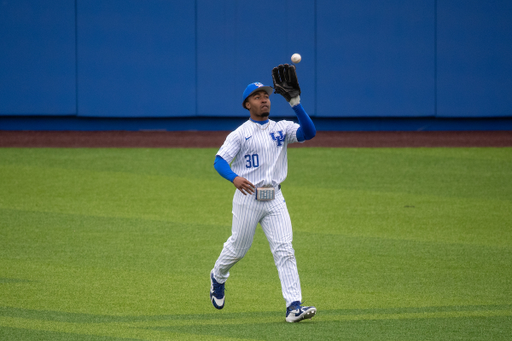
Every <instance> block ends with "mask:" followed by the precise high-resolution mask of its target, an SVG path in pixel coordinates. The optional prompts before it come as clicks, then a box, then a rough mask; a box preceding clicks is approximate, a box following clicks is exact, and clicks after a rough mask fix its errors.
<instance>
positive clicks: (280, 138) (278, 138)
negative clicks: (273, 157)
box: [270, 130, 286, 147]
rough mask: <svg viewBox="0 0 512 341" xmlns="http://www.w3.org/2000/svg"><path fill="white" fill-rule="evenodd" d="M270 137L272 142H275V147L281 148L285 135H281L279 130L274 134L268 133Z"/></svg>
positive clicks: (281, 132)
mask: <svg viewBox="0 0 512 341" xmlns="http://www.w3.org/2000/svg"><path fill="white" fill-rule="evenodd" d="M270 136H271V137H272V140H274V141H277V146H278V147H281V146H282V145H283V142H284V139H285V138H286V135H283V131H282V130H279V131H278V132H277V134H276V133H270Z"/></svg>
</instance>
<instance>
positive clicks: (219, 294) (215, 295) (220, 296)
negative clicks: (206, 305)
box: [210, 272, 224, 309]
mask: <svg viewBox="0 0 512 341" xmlns="http://www.w3.org/2000/svg"><path fill="white" fill-rule="evenodd" d="M210 282H211V286H210V300H211V301H212V304H213V306H214V307H215V308H217V309H222V308H224V283H222V284H221V283H219V282H217V281H216V280H215V278H214V277H213V272H212V273H210Z"/></svg>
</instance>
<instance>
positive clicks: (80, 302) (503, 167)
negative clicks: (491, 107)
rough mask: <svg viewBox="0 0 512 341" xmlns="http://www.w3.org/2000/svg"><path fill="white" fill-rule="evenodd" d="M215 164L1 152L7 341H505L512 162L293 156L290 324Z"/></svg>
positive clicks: (187, 156)
mask: <svg viewBox="0 0 512 341" xmlns="http://www.w3.org/2000/svg"><path fill="white" fill-rule="evenodd" d="M215 153H216V149H30V148H27V149H16V148H3V149H0V340H80V341H82V340H104V341H112V340H510V337H511V335H512V148H417V149H413V148H397V149H391V148H390V149H388V148H382V149H380V148H359V149H357V148H342V149H329V148H300V149H290V150H289V166H290V169H289V172H288V179H287V180H286V181H285V182H284V183H283V193H284V195H285V197H286V200H287V203H288V208H289V211H290V215H291V217H292V222H293V226H294V247H295V251H296V256H297V262H298V265H299V273H300V276H301V283H302V288H303V297H304V299H305V304H307V305H315V306H316V307H317V309H318V314H317V316H316V317H315V318H314V319H313V320H307V321H304V322H301V323H298V324H288V323H286V322H284V318H285V304H284V300H283V298H282V296H281V288H280V284H279V279H278V276H277V270H276V269H275V266H274V264H273V259H272V255H271V253H270V250H269V248H268V243H267V241H266V238H265V236H264V234H263V233H262V231H261V228H260V229H258V231H257V234H256V237H255V241H254V244H253V247H252V248H251V250H250V251H249V253H248V254H247V256H246V257H245V258H244V259H243V260H242V261H241V262H240V263H238V264H237V265H236V266H235V267H234V268H233V269H232V276H231V277H230V280H229V281H228V282H227V285H226V288H227V293H226V294H227V296H226V307H225V308H224V309H223V310H222V311H217V310H216V309H214V308H213V307H212V305H211V303H210V301H209V296H208V290H209V285H210V282H209V272H210V270H211V268H212V267H213V264H214V262H215V260H216V258H217V257H218V255H219V253H220V251H221V249H222V244H223V243H224V241H225V240H226V239H227V238H228V237H229V235H230V226H231V200H232V196H233V193H234V190H235V188H234V187H233V185H231V184H229V183H228V182H227V181H226V180H224V179H223V178H221V177H220V176H219V175H218V174H217V173H216V172H215V170H214V169H213V159H214V155H215Z"/></svg>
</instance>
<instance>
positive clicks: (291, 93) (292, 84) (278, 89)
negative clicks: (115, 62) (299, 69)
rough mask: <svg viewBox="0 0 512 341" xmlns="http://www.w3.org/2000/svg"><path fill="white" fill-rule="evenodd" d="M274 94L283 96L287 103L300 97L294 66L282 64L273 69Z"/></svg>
mask: <svg viewBox="0 0 512 341" xmlns="http://www.w3.org/2000/svg"><path fill="white" fill-rule="evenodd" d="M272 80H273V81H274V90H275V91H274V93H276V94H280V95H281V96H283V97H284V98H285V99H286V101H287V102H290V100H291V99H292V98H294V97H297V96H299V95H300V86H299V81H298V80H297V73H296V72H295V66H294V65H288V64H284V65H283V64H281V65H279V66H277V67H275V68H273V69H272Z"/></svg>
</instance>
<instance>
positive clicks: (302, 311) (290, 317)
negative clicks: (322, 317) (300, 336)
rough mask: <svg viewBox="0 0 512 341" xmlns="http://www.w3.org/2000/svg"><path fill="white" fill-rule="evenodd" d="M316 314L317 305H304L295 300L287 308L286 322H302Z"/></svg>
mask: <svg viewBox="0 0 512 341" xmlns="http://www.w3.org/2000/svg"><path fill="white" fill-rule="evenodd" d="M315 315H316V308H315V307H303V306H301V305H300V302H299V301H295V302H293V303H292V304H290V306H289V307H288V308H287V309H286V322H300V321H302V320H304V319H311V318H312V317H313V316H315Z"/></svg>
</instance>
